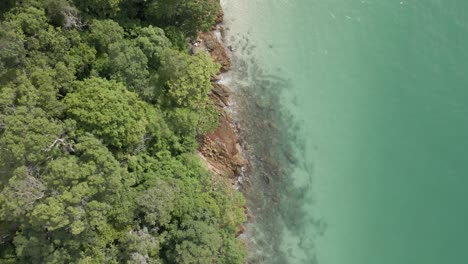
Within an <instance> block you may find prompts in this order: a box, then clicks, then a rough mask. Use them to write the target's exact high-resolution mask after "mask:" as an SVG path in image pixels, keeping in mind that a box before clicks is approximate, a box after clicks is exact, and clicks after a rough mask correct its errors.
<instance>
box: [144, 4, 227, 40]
mask: <svg viewBox="0 0 468 264" xmlns="http://www.w3.org/2000/svg"><path fill="white" fill-rule="evenodd" d="M220 12H221V7H220V4H219V1H217V0H201V1H195V0H178V1H173V0H162V1H155V0H153V1H149V3H148V7H147V9H146V10H145V15H146V17H147V18H148V19H149V20H151V21H161V22H163V23H165V24H166V25H168V26H169V25H173V26H177V27H179V28H180V29H182V30H183V31H184V32H185V34H187V35H189V36H192V37H193V36H195V35H196V33H197V32H198V31H207V30H209V29H210V28H211V27H212V26H213V25H214V24H215V20H216V17H217V16H218V15H219V14H220Z"/></svg>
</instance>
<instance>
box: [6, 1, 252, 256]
mask: <svg viewBox="0 0 468 264" xmlns="http://www.w3.org/2000/svg"><path fill="white" fill-rule="evenodd" d="M1 2H2V3H1V7H0V13H1V14H0V19H1V22H0V23H1V24H0V263H243V259H244V253H243V250H244V249H243V247H242V244H241V243H240V242H239V241H238V240H236V238H235V233H236V230H237V228H238V226H239V224H240V223H242V222H243V221H244V215H243V209H242V205H243V200H242V197H241V196H240V195H239V194H238V193H237V192H235V191H232V189H231V188H230V186H229V184H228V183H227V181H226V180H223V179H220V178H216V177H213V176H212V175H211V174H210V173H209V172H208V171H207V170H206V169H205V167H204V166H203V165H202V164H201V162H200V160H199V158H198V157H197V155H196V154H195V153H196V152H195V151H196V148H197V137H199V136H200V135H201V134H203V133H205V132H207V131H210V130H212V129H214V128H215V127H216V126H217V118H218V115H217V112H216V110H215V109H214V107H213V105H212V103H211V101H210V100H209V98H208V93H209V91H210V89H211V83H210V78H211V77H212V76H213V75H214V74H216V73H217V71H218V69H219V65H217V64H216V63H214V62H213V61H212V60H211V58H210V57H209V56H208V55H207V54H204V53H198V54H196V55H189V54H188V51H187V48H186V38H187V37H188V38H190V37H193V36H194V34H196V32H197V31H201V30H207V29H209V28H210V27H211V26H212V24H213V23H214V21H215V18H216V14H217V12H218V11H219V3H218V2H216V0H198V1H195V0H176V1H174V0H75V1H67V0H22V1H14V0H7V1H5V0H3V1H1Z"/></svg>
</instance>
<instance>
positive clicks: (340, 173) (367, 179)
mask: <svg viewBox="0 0 468 264" xmlns="http://www.w3.org/2000/svg"><path fill="white" fill-rule="evenodd" d="M223 7H224V9H225V12H226V15H225V17H226V27H227V29H228V30H227V42H228V43H229V44H231V45H232V47H233V50H234V52H233V56H234V60H235V66H236V69H235V70H234V72H233V73H232V76H230V77H229V78H228V82H230V83H231V85H232V86H233V87H234V88H235V89H237V92H238V98H239V99H238V102H239V104H240V108H242V107H244V108H245V109H249V110H248V111H245V110H244V111H243V110H239V116H238V119H239V120H240V121H239V122H240V123H241V124H242V123H243V122H244V126H245V128H246V129H245V130H246V132H244V133H245V138H246V141H247V142H246V145H247V147H246V148H247V149H248V150H249V151H248V152H249V153H251V155H253V156H254V158H253V160H254V162H253V163H254V166H252V167H253V169H252V171H251V175H250V177H251V183H250V189H249V190H247V191H246V192H247V193H248V194H247V197H248V198H249V203H250V204H249V206H250V207H251V208H252V211H253V214H254V216H255V217H254V220H253V222H252V224H250V226H249V227H248V232H247V234H246V237H245V239H246V241H248V245H249V248H250V251H251V253H250V255H251V256H250V261H251V262H252V263H320V264H342V263H346V264H387V263H388V264H440V263H447V264H455V263H456V264H458V263H468V228H467V225H468V202H467V201H468V199H467V196H468V191H467V190H468V138H467V136H468V103H467V102H468V74H467V69H468V16H467V15H466V14H467V13H468V1H462V0H452V1H441V0H425V1H416V0H413V1H401V0H398V1H393V0H374V1H370V0H367V1H361V0H359V1H354V0H295V1H292V0H236V1H234V0H225V1H224V2H223ZM249 107H250V108H249ZM257 112H259V113H261V114H254V113H257ZM259 123H262V124H263V123H268V126H267V125H265V126H263V127H259V125H258V124H259ZM278 126H280V128H278ZM265 127H270V128H271V129H265ZM275 129H277V130H275ZM265 142H266V143H265ZM272 153H273V154H272ZM275 153H279V154H275ZM281 153H282V154H281ZM285 153H286V154H285ZM265 157H266V158H265ZM285 157H286V158H285ZM270 159H276V162H275V161H270ZM265 160H267V161H265ZM265 163H267V165H265ZM272 164H275V165H276V166H279V167H281V168H280V169H278V168H274V169H272V167H274V165H272ZM275 169H276V170H277V171H281V173H277V174H275V173H273V174H275V175H276V176H265V173H267V172H269V173H270V174H271V171H275ZM278 175H279V176H278ZM247 177H249V174H248V173H247ZM265 179H266V180H265Z"/></svg>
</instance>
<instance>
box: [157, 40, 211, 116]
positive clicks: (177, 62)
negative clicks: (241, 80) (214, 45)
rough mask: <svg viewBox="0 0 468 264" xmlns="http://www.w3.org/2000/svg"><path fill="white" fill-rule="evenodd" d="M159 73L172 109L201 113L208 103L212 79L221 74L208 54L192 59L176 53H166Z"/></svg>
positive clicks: (200, 54) (166, 51) (186, 55)
mask: <svg viewBox="0 0 468 264" xmlns="http://www.w3.org/2000/svg"><path fill="white" fill-rule="evenodd" d="M161 64H162V67H161V68H160V69H159V77H160V81H161V82H162V83H163V85H164V87H165V90H164V95H165V96H166V98H167V100H168V102H163V103H169V104H171V105H172V106H176V107H177V106H181V107H188V108H192V109H197V108H199V107H200V105H203V104H206V103H207V101H208V93H209V91H210V90H211V77H212V76H214V75H215V74H216V73H217V72H218V70H219V64H215V63H214V62H213V61H212V59H211V58H210V57H209V55H207V54H206V53H197V54H196V55H193V56H190V55H188V54H184V53H181V52H178V51H175V50H170V49H168V50H165V51H164V53H163V55H162V58H161Z"/></svg>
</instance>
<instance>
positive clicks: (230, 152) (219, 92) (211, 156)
mask: <svg viewBox="0 0 468 264" xmlns="http://www.w3.org/2000/svg"><path fill="white" fill-rule="evenodd" d="M216 23H217V24H216V25H215V26H214V27H213V28H212V30H211V31H208V32H200V33H199V34H198V36H197V39H196V40H194V41H192V43H191V44H190V50H191V53H193V54H195V53H197V52H205V51H206V52H208V53H209V54H210V55H211V57H212V58H213V60H214V61H216V62H217V63H219V64H220V65H221V68H220V72H219V74H218V75H217V76H216V77H215V78H213V79H212V90H211V92H210V94H209V96H210V98H211V100H212V101H213V103H214V104H215V106H216V108H217V110H218V113H219V126H218V128H217V129H216V130H215V131H213V132H211V133H206V134H205V135H203V136H202V137H201V138H200V139H199V143H200V147H199V149H198V155H199V156H200V158H201V159H202V160H203V161H204V162H205V164H206V166H207V168H208V169H209V170H210V171H211V172H213V174H214V177H223V178H225V177H227V179H228V180H229V182H230V183H231V186H232V187H233V189H236V191H240V190H241V187H242V186H243V183H244V182H245V179H244V173H243V172H244V171H245V170H246V168H247V167H248V164H249V162H248V159H247V158H246V155H245V153H244V151H243V148H242V139H241V137H240V127H239V125H238V124H237V123H236V122H235V121H234V119H233V116H232V114H231V112H232V108H233V105H234V102H233V101H232V100H233V93H232V90H231V89H230V88H229V87H228V86H226V85H224V84H221V83H220V81H221V79H222V76H223V74H225V73H227V72H228V71H229V70H230V69H231V58H230V56H229V54H228V50H227V49H226V47H225V46H224V45H223V42H224V40H223V38H224V28H223V25H222V23H223V15H222V14H221V15H219V16H218V19H217V21H216ZM242 189H243V188H242ZM245 212H246V216H247V218H248V219H249V218H250V216H249V213H248V209H247V207H245ZM244 232H245V227H244V226H240V227H239V230H238V235H240V234H242V233H244Z"/></svg>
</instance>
